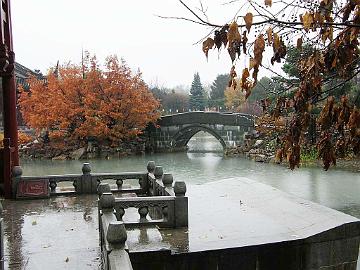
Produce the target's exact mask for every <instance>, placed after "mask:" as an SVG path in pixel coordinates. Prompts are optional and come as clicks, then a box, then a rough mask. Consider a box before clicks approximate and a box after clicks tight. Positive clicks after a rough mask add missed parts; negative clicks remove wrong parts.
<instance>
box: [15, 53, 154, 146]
mask: <svg viewBox="0 0 360 270" xmlns="http://www.w3.org/2000/svg"><path fill="white" fill-rule="evenodd" d="M28 83H29V85H30V90H29V91H26V90H24V89H21V91H20V99H19V105H20V108H21V113H22V115H23V117H24V120H25V121H26V123H27V125H28V126H30V127H32V128H34V129H35V130H36V131H37V132H38V133H40V132H44V131H46V132H48V133H49V138H50V141H51V142H59V141H62V142H66V143H68V144H76V145H82V144H84V143H86V141H87V139H89V138H91V139H96V140H97V141H98V143H99V144H108V145H112V146H116V145H119V143H121V142H124V141H125V142H126V141H129V140H131V139H134V138H136V136H137V135H139V134H140V133H142V130H143V129H144V128H145V127H146V125H147V124H148V123H150V122H155V121H156V120H157V119H158V117H159V113H158V107H159V102H158V101H157V100H156V99H155V98H154V97H153V95H152V93H151V92H150V91H149V89H148V87H147V85H146V84H145V82H144V81H143V80H142V78H141V73H136V74H133V73H132V72H131V70H130V68H129V67H128V66H127V65H126V63H125V61H123V60H121V61H119V60H118V58H117V57H116V56H109V57H108V58H106V60H105V65H104V68H103V69H101V68H100V65H99V63H98V62H97V60H96V58H95V57H93V58H91V59H90V58H89V57H87V58H86V61H85V62H84V63H83V64H82V65H74V64H65V65H63V66H60V67H57V68H56V70H50V72H49V74H48V76H47V78H46V80H45V81H42V80H38V79H37V78H35V77H31V78H30V79H29V80H28Z"/></svg>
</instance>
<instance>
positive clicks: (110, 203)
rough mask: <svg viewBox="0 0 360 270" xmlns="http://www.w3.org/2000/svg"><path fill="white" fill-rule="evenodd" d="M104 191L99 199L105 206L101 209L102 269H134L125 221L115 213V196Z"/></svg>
mask: <svg viewBox="0 0 360 270" xmlns="http://www.w3.org/2000/svg"><path fill="white" fill-rule="evenodd" d="M107 194H109V193H104V194H102V196H101V199H100V200H99V202H101V203H99V204H101V205H102V206H103V207H102V209H101V210H100V215H99V226H100V230H99V231H100V245H101V252H102V256H101V257H102V266H103V268H102V269H105V270H120V269H121V270H132V269H133V268H132V265H131V261H130V258H129V255H128V253H127V247H126V239H127V233H126V229H125V226H124V223H123V222H121V221H117V220H116V217H115V215H114V213H113V210H112V209H113V207H114V202H115V200H114V197H113V195H112V194H111V193H110V194H111V195H110V196H109V195H107Z"/></svg>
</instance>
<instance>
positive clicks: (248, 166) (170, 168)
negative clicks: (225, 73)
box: [21, 134, 360, 218]
mask: <svg viewBox="0 0 360 270" xmlns="http://www.w3.org/2000/svg"><path fill="white" fill-rule="evenodd" d="M188 146H189V151H193V152H188V153H162V154H153V155H144V156H130V157H125V158H122V159H110V160H99V159H98V160H97V159H95V160H90V161H88V162H90V163H91V167H92V172H124V171H145V168H146V164H147V162H148V161H149V160H154V161H155V162H156V164H157V165H162V166H163V168H164V172H167V173H172V174H173V175H174V179H175V180H183V181H185V182H186V184H187V185H201V184H203V183H207V182H212V181H217V180H221V179H226V178H230V177H236V176H241V177H248V178H250V179H253V180H256V181H259V182H262V183H265V184H268V185H271V186H273V187H275V188H278V189H280V190H282V191H285V192H287V193H291V194H293V195H296V196H298V197H301V198H304V199H307V200H310V201H313V202H317V203H320V204H322V205H325V206H328V207H331V208H333V209H336V210H339V211H342V212H345V213H347V214H350V215H353V216H355V217H358V218H360V196H359V194H360V173H359V172H351V171H346V170H341V169H336V168H332V169H330V170H329V171H327V172H326V171H323V170H322V168H320V167H302V168H300V169H296V170H294V171H291V170H289V169H288V168H286V167H284V166H279V165H275V164H264V163H256V162H253V161H251V160H247V159H244V158H236V157H233V158H230V157H224V156H223V154H222V152H221V150H222V147H221V145H220V143H219V142H218V141H217V140H216V139H215V138H213V137H209V136H206V135H204V134H200V135H196V136H194V137H193V138H192V139H191V140H190V142H189V144H188ZM209 151H210V152H209ZM216 151H218V152H216ZM219 151H220V152H219ZM83 162H86V161H84V160H81V161H51V160H32V161H25V160H24V161H22V163H21V165H22V167H23V171H24V175H44V174H66V173H81V166H82V163H83Z"/></svg>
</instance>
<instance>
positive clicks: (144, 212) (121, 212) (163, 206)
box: [99, 183, 188, 228]
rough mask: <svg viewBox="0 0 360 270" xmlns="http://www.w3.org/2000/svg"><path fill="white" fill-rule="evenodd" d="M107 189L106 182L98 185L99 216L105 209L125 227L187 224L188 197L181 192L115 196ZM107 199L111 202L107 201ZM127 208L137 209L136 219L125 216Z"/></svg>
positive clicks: (164, 226)
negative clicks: (161, 194)
mask: <svg viewBox="0 0 360 270" xmlns="http://www.w3.org/2000/svg"><path fill="white" fill-rule="evenodd" d="M181 186H183V185H181ZM109 191H110V187H109V185H108V184H105V183H104V184H100V185H99V196H100V199H99V215H100V216H101V213H102V210H103V209H105V211H106V212H111V213H113V215H114V216H115V217H116V220H118V221H123V222H124V223H125V225H126V227H139V226H149V225H157V226H159V227H163V228H179V227H186V226H188V198H187V197H186V196H185V193H183V192H177V193H176V194H175V196H151V197H120V198H115V196H114V195H113V194H112V193H111V192H109ZM176 191H177V190H176ZM109 201H111V202H112V203H111V204H110V203H108V202H109ZM129 208H136V209H137V211H138V214H139V216H138V217H137V218H136V219H134V218H133V219H129V218H126V211H127V209H129ZM107 210H108V211H107Z"/></svg>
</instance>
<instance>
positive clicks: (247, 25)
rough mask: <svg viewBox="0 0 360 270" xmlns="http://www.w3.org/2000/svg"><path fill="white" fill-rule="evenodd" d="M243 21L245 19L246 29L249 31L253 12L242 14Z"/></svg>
mask: <svg viewBox="0 0 360 270" xmlns="http://www.w3.org/2000/svg"><path fill="white" fill-rule="evenodd" d="M244 21H245V25H246V29H247V31H248V32H249V33H250V29H251V26H252V23H253V14H252V13H251V12H249V13H247V14H246V15H245V16H244Z"/></svg>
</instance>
